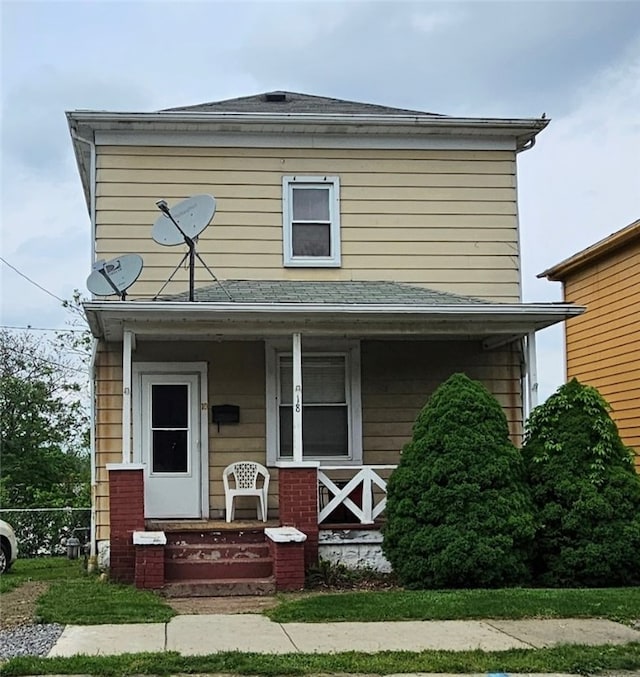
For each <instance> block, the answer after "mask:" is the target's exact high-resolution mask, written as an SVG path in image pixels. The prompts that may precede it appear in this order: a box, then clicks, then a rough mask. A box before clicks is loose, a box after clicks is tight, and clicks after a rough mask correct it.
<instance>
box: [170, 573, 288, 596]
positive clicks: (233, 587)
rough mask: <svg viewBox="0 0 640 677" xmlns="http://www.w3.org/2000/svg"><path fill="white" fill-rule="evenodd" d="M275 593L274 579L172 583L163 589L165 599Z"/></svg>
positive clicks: (228, 579) (232, 579)
mask: <svg viewBox="0 0 640 677" xmlns="http://www.w3.org/2000/svg"><path fill="white" fill-rule="evenodd" d="M275 592H276V583H275V580H274V579H273V578H272V577H267V578H253V579H251V578H225V579H206V580H198V579H191V580H183V581H172V582H170V583H167V584H166V585H165V586H164V588H163V589H162V594H163V595H164V596H165V597H234V596H238V597H240V596H243V597H247V596H250V595H257V596H265V595H274V594H275Z"/></svg>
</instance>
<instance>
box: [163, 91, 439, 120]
mask: <svg viewBox="0 0 640 677" xmlns="http://www.w3.org/2000/svg"><path fill="white" fill-rule="evenodd" d="M278 94H282V95H284V96H285V97H286V98H285V100H284V101H282V100H275V101H268V100H267V96H268V95H278ZM323 106H324V107H326V108H329V109H333V111H332V110H327V111H324V112H329V113H330V112H334V113H339V112H341V111H342V112H344V114H351V115H359V114H360V115H366V114H367V113H370V114H371V113H376V112H377V113H378V114H381V115H413V116H416V115H419V116H428V117H447V116H446V115H441V114H439V113H430V112H427V111H417V110H412V109H408V108H395V107H392V106H385V105H382V104H375V103H366V102H360V101H351V100H348V99H338V98H336V97H330V96H318V95H315V94H305V93H304V92H292V91H288V90H274V91H271V92H261V93H259V94H251V95H249V96H241V97H236V98H230V99H221V100H220V101H209V102H204V103H199V104H193V105H189V106H178V107H172V108H164V109H161V110H160V111H158V112H159V113H176V112H184V113H189V112H200V113H201V112H206V111H210V112H215V111H223V110H224V111H227V112H267V111H272V112H286V111H289V112H297V113H304V112H309V113H319V112H323V111H322V110H321V109H322V107H323ZM306 108H311V110H309V111H305V110H302V109H306Z"/></svg>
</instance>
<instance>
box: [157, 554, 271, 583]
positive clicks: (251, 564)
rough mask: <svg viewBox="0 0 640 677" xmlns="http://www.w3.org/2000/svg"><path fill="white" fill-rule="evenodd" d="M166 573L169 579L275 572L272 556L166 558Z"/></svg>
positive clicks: (265, 575)
mask: <svg viewBox="0 0 640 677" xmlns="http://www.w3.org/2000/svg"><path fill="white" fill-rule="evenodd" d="M164 573H165V579H166V580H167V581H172V582H173V581H181V580H205V579H216V580H217V579H243V578H245V579H249V578H251V579H253V578H267V577H269V576H271V574H272V573H273V561H272V559H271V558H270V557H255V558H253V559H238V558H236V559H215V558H213V557H207V558H202V559H189V558H184V559H165V562H164Z"/></svg>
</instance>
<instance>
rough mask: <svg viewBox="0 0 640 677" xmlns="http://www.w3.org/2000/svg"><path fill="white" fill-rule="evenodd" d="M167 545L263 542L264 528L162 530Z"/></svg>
mask: <svg viewBox="0 0 640 677" xmlns="http://www.w3.org/2000/svg"><path fill="white" fill-rule="evenodd" d="M164 531H165V534H166V536H167V545H211V546H214V545H222V544H225V543H227V544H232V545H235V544H238V543H265V542H266V541H265V538H264V529H239V530H217V529H216V530H210V529H206V530H205V529H199V530H198V529H193V530H183V529H180V530H164Z"/></svg>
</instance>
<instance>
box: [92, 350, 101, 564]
mask: <svg viewBox="0 0 640 677" xmlns="http://www.w3.org/2000/svg"><path fill="white" fill-rule="evenodd" d="M99 343H100V342H99V341H98V339H97V338H94V339H93V344H92V346H91V361H90V362H89V379H90V380H89V386H90V397H91V425H90V426H89V454H90V459H91V557H95V556H96V555H97V554H98V553H97V544H96V541H97V538H96V529H97V524H96V500H95V499H96V496H95V492H96V426H95V421H96V358H97V356H98V345H99Z"/></svg>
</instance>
